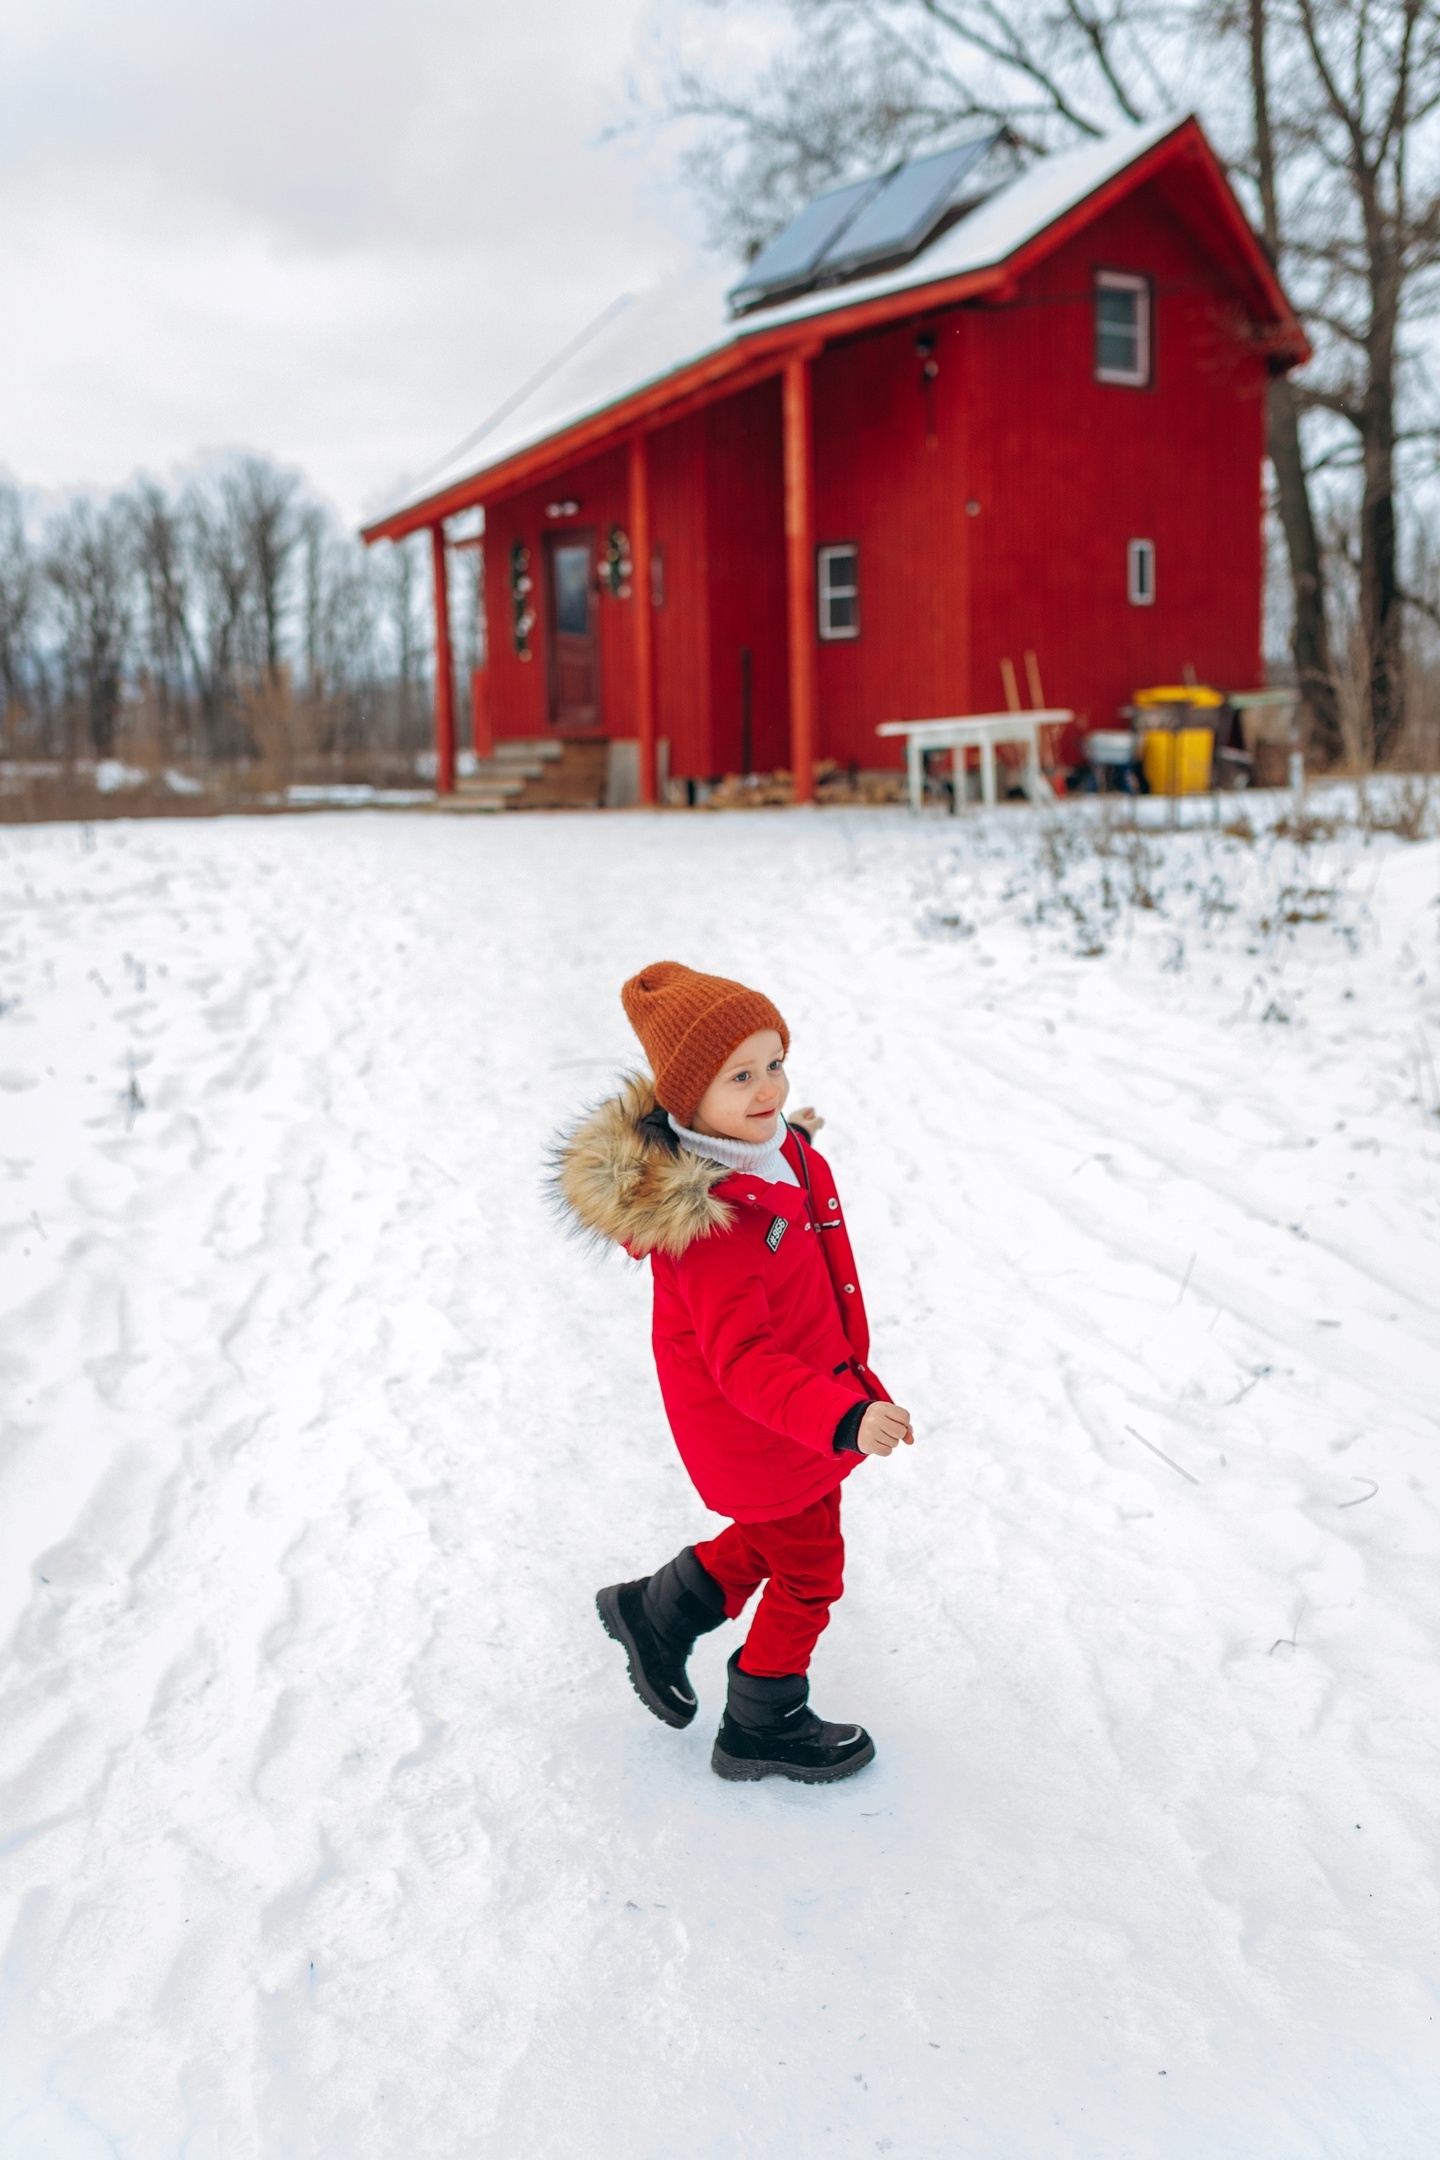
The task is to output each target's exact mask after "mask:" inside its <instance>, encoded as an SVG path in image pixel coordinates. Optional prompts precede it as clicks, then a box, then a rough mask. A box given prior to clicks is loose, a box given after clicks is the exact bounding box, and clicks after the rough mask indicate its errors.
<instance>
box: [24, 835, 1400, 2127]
mask: <svg viewBox="0 0 1440 2160" xmlns="http://www.w3.org/2000/svg"><path fill="white" fill-rule="evenodd" d="M1097 834H1099V835H1100V837H1101V839H1102V842H1103V844H1104V845H1105V846H1106V848H1107V849H1108V852H1106V853H1103V854H1096V853H1095V852H1094V848H1093V845H1092V843H1093V840H1094V838H1095V836H1096V835H1097ZM1437 883H1440V843H1437V842H1436V841H1434V840H1433V839H1432V840H1429V841H1424V842H1422V843H1420V844H1416V845H1409V844H1406V843H1405V842H1403V841H1401V840H1398V839H1395V838H1387V837H1379V838H1375V839H1373V840H1372V841H1371V842H1369V843H1368V844H1366V843H1364V842H1363V841H1362V839H1361V838H1360V837H1359V836H1357V835H1356V834H1355V833H1354V832H1353V831H1351V832H1349V833H1341V834H1340V835H1339V836H1338V837H1336V838H1334V839H1333V840H1330V841H1328V842H1321V843H1319V844H1317V845H1315V846H1312V847H1309V848H1301V847H1299V846H1296V845H1293V844H1291V843H1290V842H1288V841H1285V840H1279V839H1275V838H1273V837H1264V836H1262V837H1261V838H1260V839H1259V840H1258V841H1257V842H1256V843H1255V844H1253V845H1252V844H1248V843H1246V842H1245V841H1243V840H1229V839H1225V838H1223V837H1221V836H1219V835H1216V834H1214V833H1210V832H1190V833H1180V834H1178V835H1176V836H1173V837H1170V838H1161V839H1156V840H1153V841H1152V840H1147V839H1141V840H1139V841H1136V840H1134V839H1131V838H1126V837H1125V836H1123V835H1119V836H1111V837H1110V838H1109V839H1108V840H1107V839H1106V838H1105V835H1104V833H1103V832H1102V831H1101V826H1100V821H1099V818H1098V814H1097V811H1096V807H1095V806H1094V805H1091V806H1088V808H1082V807H1080V806H1076V807H1073V808H1072V809H1070V810H1069V811H1067V812H1066V813H1065V814H1064V815H1063V817H1062V818H1061V819H1059V820H1057V821H1056V822H1054V823H1046V822H1044V821H1042V820H1040V819H1038V818H1037V817H1036V816H1035V815H1034V814H1033V813H1031V812H1029V811H1026V810H1008V811H1001V812H998V813H995V814H993V815H992V816H990V817H988V818H986V817H984V816H981V815H978V814H977V815H975V816H973V817H972V818H971V819H970V820H969V821H968V822H967V823H965V824H964V825H963V826H959V827H957V826H956V825H954V824H951V823H948V822H946V821H944V820H943V819H936V820H933V821H932V820H926V821H925V822H923V823H922V824H919V825H912V824H911V823H910V822H909V821H908V820H907V819H906V818H905V817H904V815H903V814H900V813H895V814H891V813H888V812H859V813H843V812H825V813H819V814H816V813H806V812H796V813H771V814H768V815H767V814H764V813H761V814H757V815H752V816H727V817H717V818H706V817H704V816H689V817H687V816H659V817H654V816H650V817H647V816H644V815H638V814H637V815H633V816H615V815H612V816H609V817H605V816H595V817H583V816H581V817H553V818H546V817H539V816H536V817H530V818H518V817H517V818H500V819H494V820H483V819H469V820H460V819H454V820H442V819H438V818H434V817H427V816H422V815H409V814H404V815H393V816H389V817H386V816H383V815H380V814H369V813H366V814H361V815H356V816H352V817H343V816H331V815H324V816H318V817H317V816H310V817H306V818H304V819H293V820H285V819H267V820H254V821H247V822H241V821H234V822H196V823H184V824H173V825H171V824H160V823H144V824H135V825H125V824H108V825H103V826H101V827H99V828H97V829H95V830H93V831H90V832H87V831H85V830H82V829H78V828H75V827H64V828H50V829H43V830H38V829H22V830H17V829H9V830H3V831H0V1004H3V1008H4V1009H3V1012H0V1290H3V1309H4V1314H5V1318H4V1335H3V1342H0V1373H3V1403H0V1408H3V1413H4V1441H3V1458H0V1601H3V1612H0V1640H3V1641H4V1643H5V1645H6V1648H5V1655H4V1664H3V1671H0V1795H3V1798H0V1905H3V1918H0V1942H3V1968H0V1969H3V2013H0V2156H3V2160H104V2156H117V2160H172V2156H173V2160H180V2156H184V2160H282V2156H283V2160H290V2156H298V2160H320V2156H326V2160H329V2156H335V2160H410V2156H414V2160H471V2156H477V2160H489V2156H491V2155H504V2156H506V2160H571V2156H574V2155H585V2156H587V2160H672V2156H674V2155H676V2154H682V2155H685V2156H687V2160H742V2156H744V2160H749V2156H757V2155H758V2156H765V2160H769V2156H771V2155H774V2156H776V2160H782V2156H783V2160H810V2156H812V2155H813V2156H819V2155H836V2156H842V2160H851V2156H855V2155H863V2154H867V2153H873V2152H882V2153H892V2154H894V2155H895V2156H896V2160H952V2156H955V2155H965V2156H967V2160H1060V2156H1067V2160H1068V2156H1083V2160H1151V2156H1156V2160H1217V2156H1235V2160H1311V2156H1320V2155H1324V2156H1327V2160H1328V2156H1345V2160H1350V2156H1354V2160H1376V2156H1383V2160H1421V2156H1425V2160H1428V2156H1429V2155H1430V2154H1432V2153H1433V2152H1434V2150H1435V2146H1436V2137H1437V2129H1436V2126H1437V2123H1440V1989H1437V1984H1436V1983H1437V1963H1440V1884H1437V1871H1436V1862H1435V1851H1436V1819H1437V1768H1440V1749H1437V1734H1436V1718H1435V1712H1436V1707H1437V1658H1440V1569H1437V1560H1440V1523H1437V1480H1440V1464H1437V1451H1436V1439H1437V1405H1440V1196H1437V1174H1440V1118H1437V1115H1436V1112H1437V1110H1440V1083H1437V1080H1436V1065H1437V1062H1440V912H1437V906H1436V895H1437ZM662 956H669V957H677V958H682V959H686V960H689V961H691V962H692V963H694V964H697V965H700V966H703V967H708V968H713V969H716V970H719V971H722V972H725V973H733V974H737V975H740V976H743V977H745V978H747V979H750V980H753V981H755V982H758V983H760V984H763V986H764V987H765V988H766V989H767V990H769V991H770V992H771V993H772V994H773V995H774V996H775V997H776V999H777V1000H778V1002H779V1003H780V1004H781V1006H782V1008H783V1009H784V1011H785V1012H786V1014H787V1016H788V1017H789V1020H790V1023H791V1027H792V1029H793V1032H794V1037H795V1048H794V1055H793V1059H792V1065H793V1072H794V1078H795V1082H796V1091H797V1100H798V1101H799V1102H802V1103H803V1102H807V1101H812V1100H813V1101H815V1102H817V1103H818V1104H819V1105H820V1106H821V1108H822V1109H823V1110H824V1111H825V1113H826V1114H827V1116H828V1119H829V1124H828V1128H827V1131H826V1134H825V1137H824V1142H823V1144H824V1145H825V1146H826V1147H827V1149H828V1151H829V1153H830V1155H831V1158H832V1160H833V1162H834V1163H835V1165H836V1169H837V1173H838V1175H839V1178H840V1181H841V1184H842V1188H843V1189H844V1190H845V1193H846V1196H847V1201H848V1205H849V1211H850V1216H851V1222H852V1228H853V1231H854V1235H855V1240H856V1244H857V1248H858V1250H859V1253H860V1256H861V1264H862V1266H863V1267H864V1269H865V1277H866V1286H867V1291H868V1295H869V1300H870V1306H871V1311H872V1315H873V1317H874V1321H875V1328H876V1349H875V1362H876V1364H877V1367H878V1368H879V1370H880V1371H881V1372H882V1373H884V1375H885V1376H886V1378H887V1379H888V1381H889V1382H890V1384H891V1386H892V1387H893V1389H894V1391H895V1392H896V1394H897V1395H898V1396H899V1397H900V1399H901V1400H902V1401H904V1402H906V1403H908V1404H909V1405H910V1407H911V1408H912V1410H913V1411H914V1413H915V1417H916V1421H917V1426H918V1429H919V1433H920V1444H919V1445H917V1446H916V1447H915V1448H914V1450H913V1451H909V1450H907V1451H905V1454H904V1456H903V1458H897V1459H896V1460H894V1461H892V1462H889V1463H873V1464H870V1465H867V1466H866V1467H865V1468H864V1469H863V1470H862V1472H861V1473H860V1474H859V1476H858V1477H857V1478H856V1479H854V1480H853V1481H852V1482H851V1484H850V1485H849V1486H848V1487H847V1489H846V1509H847V1523H848V1535H849V1544H850V1562H849V1570H848V1574H849V1587H848V1590H847V1593H846V1597H845V1599H844V1602H843V1604H842V1605H841V1606H840V1608H839V1610H838V1612H837V1615H836V1618H835V1621H834V1624H833V1625H832V1627H831V1629H830V1631H829V1633H828V1635H827V1636H826V1637H825V1638H824V1640H823V1642H822V1644H821V1648H820V1651H819V1654H818V1657H817V1661H816V1666H815V1674H814V1678H815V1697H816V1701H817V1703H818V1706H819V1708H820V1709H821V1710H822V1712H823V1713H825V1714H827V1715H829V1716H832V1717H843V1718H847V1719H848V1718H860V1719H863V1720H864V1721H865V1722H866V1723H867V1724H868V1725H869V1726H870V1727H871V1729H872V1730H873V1732H874V1733H875V1735H876V1738H877V1742H878V1747H879V1756H878V1760H877V1761H876V1763H875V1765H874V1767H873V1768H872V1769H870V1770H868V1771H867V1772H865V1773H864V1774H863V1775H862V1776H860V1777H858V1778H856V1779H855V1780H854V1781H853V1782H851V1783H849V1784H846V1785H843V1786H840V1787H837V1788H835V1789H833V1790H822V1791H814V1790H807V1789H804V1788H800V1787H794V1786H788V1785H781V1784H779V1783H778V1782H773V1781H772V1782H770V1783H768V1784H766V1785H763V1786H745V1785H741V1786H734V1785H727V1784H723V1783H721V1782H720V1781H719V1780H718V1779H716V1778H715V1777H713V1776H712V1775H711V1773H710V1770H709V1768H708V1761H707V1758H708V1751H709V1746H710V1741H711V1737H712V1734H713V1730H714V1724H715V1719H716V1717H717V1715H718V1711H719V1706H720V1696H721V1683H722V1678H723V1660H724V1658H725V1656H726V1655H727V1653H728V1651H729V1649H730V1648H731V1647H732V1644H733V1642H734V1640H735V1639H736V1636H735V1632H734V1631H733V1630H725V1631H722V1633H721V1634H719V1635H715V1636H711V1637H709V1638H707V1639H706V1641H705V1642H703V1643H702V1644H701V1646H700V1648H699V1650H698V1652H697V1654H696V1658H695V1660H694V1664H693V1667H692V1670H693V1671H694V1672H695V1674H696V1676H697V1678H698V1681H699V1684H700V1691H701V1696H702V1713H701V1716H700V1719H699V1720H698V1722H697V1724H696V1725H695V1727H694V1728H692V1730H691V1731H690V1732H688V1733H685V1734H676V1733H674V1732H671V1731H669V1730H667V1729H666V1728H664V1727H662V1726H661V1725H659V1724H657V1723H656V1722H655V1721H654V1720H653V1719H651V1718H650V1717H648V1716H647V1715H646V1713H645V1712H644V1710H643V1709H642V1708H641V1707H640V1705H639V1704H638V1703H637V1701H636V1699H635V1697H634V1696H633V1694H632V1693H631V1691H630V1689H629V1687H628V1686H627V1684H626V1682H625V1678H624V1673H623V1667H622V1661H621V1658H620V1655H619V1653H618V1651H617V1650H616V1649H615V1648H614V1646H613V1645H612V1644H610V1643H609V1642H607V1641H606V1639H605V1638H604V1636H603V1635H602V1634H601V1631H600V1628H599V1625H598V1623H597V1621H596V1618H595V1614H594V1611H593V1606H592V1602H591V1601H592V1598H593V1594H594V1591H595V1588H596V1586H597V1585H599V1584H601V1583H604V1582H607V1581H610V1580H613V1579H614V1578H616V1577H618V1576H623V1575H629V1574H634V1573H637V1572H641V1571H643V1570H645V1569H646V1568H648V1567H650V1566H653V1565H655V1564H657V1563H658V1562H659V1561H660V1560H662V1559H664V1558H666V1557H667V1556H668V1555H669V1554H670V1553H671V1552H673V1551H674V1550H675V1549H676V1548H677V1547H678V1546H679V1545H681V1544H682V1543H684V1542H686V1541H687V1540H689V1539H690V1538H692V1537H694V1536H695V1535H697V1534H700V1533H701V1532H702V1531H703V1529H704V1528H705V1527H706V1526H707V1524H708V1523H710V1522H713V1518H708V1517H706V1516H705V1514H704V1513H703V1511H702V1510H701V1509H700V1507H699V1505H698V1503H697V1502H696V1501H695V1499H694V1497H693V1496H692V1494H691V1492H690V1490H689V1487H688V1485H687V1483H686V1480H685V1478H684V1475H683V1473H682V1472H681V1470H680V1468H679V1465H678V1463H677V1461H676V1460H675V1458H674V1455H673V1451H672V1449H671V1446H670V1443H669V1440H668V1437H667V1434H666V1431H665V1427H664V1422H663V1418H662V1414H661V1409H660V1404H659V1401H658V1397H657V1394H656V1389H655V1384H654V1379H653V1374H652V1370H651V1366H650V1360H649V1349H648V1339H647V1338H648V1298H649V1291H648V1279H647V1277H646V1276H645V1275H644V1274H642V1273H641V1272H639V1271H638V1270H633V1269H630V1268H628V1267H627V1266H626V1264H625V1263H623V1262H619V1261H616V1262H614V1263H608V1262H604V1261H601V1260H597V1259H596V1258H594V1257H592V1256H591V1255H589V1254H588V1253H587V1252H585V1251H584V1250H582V1249H581V1248H579V1247H578V1246H576V1245H575V1244H573V1243H569V1242H567V1241H566V1240H565V1239H564V1238H563V1237H562V1236H561V1235H560V1234H559V1233H558V1232H557V1230H556V1228H555V1226H554V1224H553V1222H552V1220H551V1219H550V1217H549V1215H548V1214H547V1210H546V1204H545V1201H544V1198H543V1194H542V1189H541V1179H542V1170H543V1163H542V1158H543V1155H544V1151H545V1148H546V1144H547V1141H548V1138H549V1136H550V1134H551V1132H552V1129H553V1128H554V1127H555V1126H556V1125H557V1124H558V1123H559V1122H560V1121H562V1120H563V1119H565V1118H566V1117H567V1116H568V1115H569V1114H571V1113H573V1111H574V1110H575V1109H576V1108H578V1106H579V1105H580V1104H582V1103H583V1102H584V1101H586V1100H587V1099H593V1098H594V1097H595V1096H596V1094H597V1093H598V1092H599V1091H600V1090H601V1089H603V1088H604V1087H605V1086H606V1084H607V1082H608V1081H609V1079H610V1077H611V1076H612V1074H614V1073H615V1072H616V1071H618V1070H619V1069H621V1068H622V1067H624V1066H625V1065H626V1064H627V1063H629V1062H630V1061H631V1060H632V1059H633V1057H634V1055H635V1052H634V1049H633V1045H632V1042H631V1039H630V1038H629V1036H628V1032H627V1029H626V1026H625V1023H624V1019H623V1016H622V1014H621V1010H620V1006H619V1002H618V997H617V991H618V987H619V984H620V981H621V979H622V978H623V977H624V976H625V975H626V974H627V973H629V972H630V971H631V970H633V969H634V968H635V967H637V966H638V965H640V964H641V963H643V962H645V961H647V960H650V959H654V958H658V957H662Z"/></svg>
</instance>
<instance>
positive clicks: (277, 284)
mask: <svg viewBox="0 0 1440 2160" xmlns="http://www.w3.org/2000/svg"><path fill="white" fill-rule="evenodd" d="M648 6H649V0H603V4H601V0H538V4H537V0H532V4H530V5H524V4H516V0H399V4H397V0H344V4H343V5H342V4H340V0H228V4H219V0H43V5H42V4H39V0H0V309H3V317H0V319H3V323H4V330H3V336H0V468H4V469H6V470H8V471H9V473H10V474H11V475H12V477H14V478H15V479H17V480H19V481H21V482H22V483H25V484H27V485H34V486H41V487H45V488H47V489H48V488H63V487H69V486H73V485H86V486H96V487H105V486H110V485H113V484H115V483H117V482H122V481H125V480H128V479H129V478H130V477H131V476H132V475H133V474H134V473H136V472H137V471H138V470H141V469H143V470H147V471H150V472H153V473H155V474H156V475H157V476H159V477H162V478H163V477H165V476H167V475H168V474H169V473H171V472H172V471H173V470H174V469H175V468H176V467H177V466H179V465H182V464H183V463H184V462H185V461H186V460H188V459H190V458H192V457H193V456H195V455H196V454H197V453H203V452H206V451H213V450H219V449H224V448H227V447H230V446H236V445H239V446H244V447H247V448H254V449H258V450H263V451H266V452H268V453H269V454H271V455H273V456H275V457H278V458H280V459H283V460H285V461H286V462H287V463H292V464H295V465H298V466H300V467H302V468H303V469H304V471H305V472H306V473H307V474H308V476H309V477H310V479H311V480H312V481H313V482H314V483H315V484H316V486H317V487H318V488H319V489H320V490H321V491H322V492H323V493H324V494H326V495H328V496H329V497H330V499H331V500H332V501H333V502H334V503H335V505H336V507H337V508H338V509H340V510H341V511H342V513H343V514H344V515H346V516H347V517H351V518H354V517H358V516H359V515H361V514H362V513H364V512H368V511H371V510H373V509H375V508H376V507H378V506H379V505H380V503H381V502H382V501H383V500H385V499H386V498H387V497H388V496H389V494H390V493H391V492H392V490H393V488H394V485H395V483H396V482H397V480H399V479H401V478H402V477H403V476H404V475H406V474H408V473H410V472H413V471H415V470H417V469H418V468H421V467H424V466H426V465H429V464H430V463H431V462H432V461H433V460H434V459H435V458H436V457H437V456H439V455H440V454H441V453H442V452H443V451H445V450H446V449H447V448H449V447H450V446H451V445H452V444H453V443H455V442H457V441H458V440H459V439H461V438H462V437H463V436H464V435H466V434H467V433H468V432H469V430H470V429H471V428H472V427H473V426H474V425H475V424H476V423H477V421H479V420H480V419H481V418H482V417H483V416H484V415H485V413H486V412H487V411H489V410H490V408H491V407H492V406H494V405H495V404H498V403H499V401H500V400H501V399H502V398H503V397H505V396H506V395H507V394H508V392H509V391H510V390H511V389H512V388H513V387H514V386H515V385H516V383H517V382H519V381H520V380H521V379H522V378H523V377H524V376H525V375H526V374H528V373H529V372H530V371H531V369H533V368H534V367H535V366H537V365H538V364H540V363H541V362H542V361H543V360H544V359H545V358H546V357H547V356H548V355H549V354H550V353H551V352H553V351H554V350H555V349H556V348H557V347H558V346H559V345H561V344H562V343H563V342H564V341H565V340H566V339H567V338H568V337H570V336H571V335H572V334H573V333H574V332H575V331H576V330H577V329H578V328H580V327H581V326H582V325H583V324H584V323H585V322H587V321H588V320H589V319H590V318H591V317H592V316H593V315H595V314H596V313H598V312H599V310H600V309H601V308H602V307H604V306H605V305H606V303H607V302H608V301H609V300H610V299H612V298H613V297H614V295H615V294H617V293H618V292H622V291H625V290H634V289H636V288H637V287H639V286H643V285H645V284H647V283H649V282H651V281H652V280H653V279H654V278H656V277H657V276H660V275H662V274H664V272H665V271H666V270H668V269H670V268H675V267H679V266H680V265H682V264H683V263H685V262H687V261H688V260H691V259H692V258H693V253H694V249H695V243H696V235H697V227H696V223H695V220H694V217H693V213H692V211H691V209H690V206H689V204H688V202H687V201H686V200H685V199H684V197H683V196H682V195H681V194H679V193H678V191H676V190H675V189H674V188H673V187H670V186H668V185H667V184H666V180H665V173H666V169H667V161H668V151H666V150H665V149H664V148H663V147H662V146H659V145H657V144H656V143H655V142H654V140H653V139H651V140H649V141H648V142H647V144H646V145H645V146H643V147H641V146H637V145H635V144H633V143H631V144H628V145H626V144H622V145H619V146H615V145H609V146H607V145H606V144H605V143H603V142H602V141H601V140H600V137H601V135H602V131H603V130H604V129H605V127H606V125H607V123H611V122H614V121H615V120H616V118H617V117H619V116H622V115H623V113H624V111H625V88H624V86H625V80H626V76H627V73H628V71H629V70H630V68H631V66H632V65H633V63H634V61H635V57H636V53H637V50H639V49H640V45H641V43H642V42H643V29H644V20H645V17H646V14H647V10H648Z"/></svg>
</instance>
